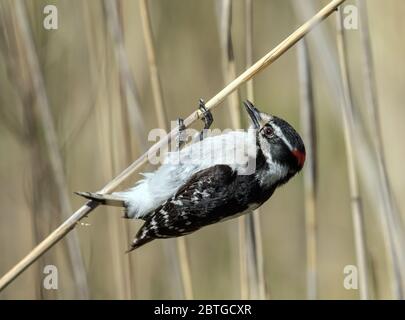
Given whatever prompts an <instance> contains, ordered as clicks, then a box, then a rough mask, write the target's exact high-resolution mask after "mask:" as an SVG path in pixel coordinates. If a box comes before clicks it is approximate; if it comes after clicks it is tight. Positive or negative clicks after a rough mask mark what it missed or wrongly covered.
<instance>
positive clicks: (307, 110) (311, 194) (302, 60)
mask: <svg viewBox="0 0 405 320" xmlns="http://www.w3.org/2000/svg"><path fill="white" fill-rule="evenodd" d="M297 48H298V68H299V70H298V71H299V72H298V73H299V83H300V84H299V89H300V109H301V128H302V134H303V139H304V141H305V149H306V153H307V160H306V165H305V168H304V191H305V234H306V254H307V298H308V299H309V300H315V299H317V296H318V281H317V277H318V268H317V217H316V197H317V151H316V146H317V143H316V120H315V119H316V117H315V106H314V96H313V87H312V84H313V80H312V72H311V65H310V61H309V54H308V47H307V43H306V41H305V39H302V40H301V41H300V42H299V43H298V47H297Z"/></svg>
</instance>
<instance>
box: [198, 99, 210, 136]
mask: <svg viewBox="0 0 405 320" xmlns="http://www.w3.org/2000/svg"><path fill="white" fill-rule="evenodd" d="M198 109H199V110H200V112H201V116H200V118H201V120H202V121H203V122H204V128H203V129H202V130H201V132H200V140H203V139H204V138H205V136H206V134H205V133H206V131H207V130H208V129H209V128H210V127H211V125H212V123H213V122H214V118H213V116H212V113H211V111H209V110H208V109H207V107H206V106H205V102H204V100H203V99H200V101H199V106H198Z"/></svg>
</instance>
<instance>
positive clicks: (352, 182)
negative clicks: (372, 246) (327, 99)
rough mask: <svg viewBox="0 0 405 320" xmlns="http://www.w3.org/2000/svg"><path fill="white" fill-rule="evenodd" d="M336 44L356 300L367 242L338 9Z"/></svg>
mask: <svg viewBox="0 0 405 320" xmlns="http://www.w3.org/2000/svg"><path fill="white" fill-rule="evenodd" d="M336 21H337V24H336V26H337V47H338V54H339V64H340V72H341V81H342V89H343V90H342V95H343V96H342V114H343V131H344V139H345V146H346V158H347V169H348V176H349V187H350V197H351V207H352V218H353V229H354V239H355V247H356V260H357V267H358V269H359V273H358V274H359V289H360V299H362V300H367V299H369V289H368V287H369V286H368V261H367V245H366V237H365V230H364V215H363V207H362V199H361V196H360V192H359V185H358V181H357V172H356V164H355V159H354V157H355V155H354V147H355V146H354V145H355V144H356V143H358V141H357V139H356V137H355V131H354V115H353V102H352V94H351V87H350V78H349V69H348V68H349V67H348V64H347V51H346V43H345V36H344V29H343V15H342V10H339V14H338V15H337V19H336Z"/></svg>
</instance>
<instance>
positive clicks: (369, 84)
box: [356, 0, 405, 299]
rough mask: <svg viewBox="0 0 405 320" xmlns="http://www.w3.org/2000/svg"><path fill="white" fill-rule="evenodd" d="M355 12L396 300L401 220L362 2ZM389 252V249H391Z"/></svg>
mask: <svg viewBox="0 0 405 320" xmlns="http://www.w3.org/2000/svg"><path fill="white" fill-rule="evenodd" d="M356 4H357V7H358V11H359V18H360V19H359V22H360V23H359V27H360V28H359V29H360V40H361V53H362V54H361V61H362V71H363V82H364V96H365V103H366V107H367V110H368V113H369V119H368V122H369V130H370V133H371V134H370V137H371V139H372V141H373V145H374V149H375V150H374V151H375V156H376V159H377V168H378V177H379V184H378V185H379V187H380V195H381V198H382V208H381V210H383V211H385V213H386V214H385V215H386V216H387V218H388V219H389V220H391V222H390V223H389V225H390V227H389V226H388V225H387V223H384V225H385V226H384V228H388V229H390V230H387V231H386V232H385V234H386V235H388V236H389V237H393V238H395V239H393V240H387V242H393V244H394V246H395V247H396V248H395V252H392V253H391V255H392V257H388V259H390V260H398V261H397V262H394V263H393V267H394V268H395V269H396V270H395V271H394V272H395V274H396V275H395V277H393V280H394V283H393V287H394V288H395V289H394V290H395V292H396V294H395V295H396V297H397V298H399V299H403V298H404V290H405V274H404V270H405V250H404V249H405V242H404V227H403V221H401V217H400V213H399V212H398V210H397V208H396V206H395V198H394V195H393V193H392V190H391V184H390V181H389V177H388V172H387V165H386V160H385V150H384V143H383V139H382V129H381V119H380V115H379V105H378V95H377V85H376V80H375V71H374V62H373V54H372V48H371V41H370V31H369V27H368V14H367V4H366V1H364V0H357V2H356ZM391 251H392V250H391Z"/></svg>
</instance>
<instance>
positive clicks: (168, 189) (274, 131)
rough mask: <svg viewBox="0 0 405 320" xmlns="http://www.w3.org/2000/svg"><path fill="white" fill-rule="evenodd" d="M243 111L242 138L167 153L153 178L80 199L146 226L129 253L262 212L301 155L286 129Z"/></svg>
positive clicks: (210, 140)
mask: <svg viewBox="0 0 405 320" xmlns="http://www.w3.org/2000/svg"><path fill="white" fill-rule="evenodd" d="M244 105H245V107H246V110H247V112H248V114H249V116H250V118H251V120H252V122H253V124H252V126H251V128H250V130H248V131H247V132H246V131H243V132H242V131H230V132H228V133H224V134H221V135H217V136H210V137H207V138H205V139H203V140H200V141H198V142H196V143H193V144H191V145H189V146H186V147H184V148H183V149H182V150H180V151H178V152H171V153H169V154H168V155H167V157H166V158H165V160H164V162H163V164H162V165H161V166H160V167H159V168H158V169H157V170H156V171H154V172H152V173H145V174H144V177H145V178H144V179H143V180H141V181H139V182H138V183H137V184H136V185H135V186H134V187H133V188H130V189H129V190H126V191H123V192H116V193H113V194H110V195H105V194H96V193H89V192H78V194H79V195H81V196H84V197H86V198H88V199H91V200H94V201H97V202H100V203H101V204H106V205H114V206H122V207H124V208H125V217H126V218H135V219H142V220H144V221H145V223H144V224H143V226H142V227H141V228H140V230H139V231H138V233H137V235H136V237H135V239H134V240H133V242H132V244H131V246H130V249H129V251H131V250H134V249H136V248H139V247H140V246H142V245H144V244H146V243H148V242H150V241H152V240H154V239H161V238H172V237H179V236H183V235H187V234H190V233H192V232H194V231H196V230H198V229H200V228H202V227H204V226H207V225H210V224H213V223H216V222H220V221H224V220H227V219H230V218H235V217H238V216H240V215H242V214H244V213H247V212H250V211H252V210H254V209H256V208H258V207H260V206H261V205H262V204H263V203H264V202H265V201H267V200H268V199H269V198H270V197H271V195H272V194H273V192H274V191H275V190H276V188H277V187H279V186H281V185H283V184H284V183H286V182H287V181H288V180H289V179H291V178H292V177H293V176H294V175H295V174H296V173H297V172H299V171H300V170H301V169H302V167H303V165H304V162H305V147H304V144H303V142H302V139H301V137H300V136H299V134H298V133H297V132H296V131H295V130H294V128H293V127H292V126H291V125H290V124H288V123H287V122H286V121H284V120H282V119H280V118H278V117H275V116H271V115H268V114H266V113H263V112H260V111H259V110H258V109H257V108H256V107H255V106H254V105H253V104H252V103H251V102H249V101H246V102H244ZM207 112H209V111H207ZM209 116H210V117H211V115H210V114H209ZM207 118H208V114H207Z"/></svg>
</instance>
